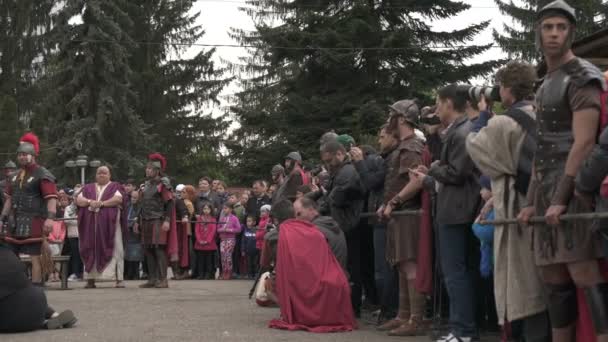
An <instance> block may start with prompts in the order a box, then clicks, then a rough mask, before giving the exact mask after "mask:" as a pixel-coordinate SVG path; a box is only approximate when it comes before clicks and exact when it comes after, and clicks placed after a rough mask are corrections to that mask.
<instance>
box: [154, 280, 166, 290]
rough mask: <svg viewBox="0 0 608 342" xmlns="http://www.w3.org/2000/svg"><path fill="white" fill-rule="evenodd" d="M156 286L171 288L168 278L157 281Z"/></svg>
mask: <svg viewBox="0 0 608 342" xmlns="http://www.w3.org/2000/svg"><path fill="white" fill-rule="evenodd" d="M154 287H155V288H157V289H167V288H169V281H168V280H167V279H164V280H160V281H158V282H157V283H156V285H155V286H154Z"/></svg>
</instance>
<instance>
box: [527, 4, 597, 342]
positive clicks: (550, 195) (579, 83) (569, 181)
mask: <svg viewBox="0 0 608 342" xmlns="http://www.w3.org/2000/svg"><path fill="white" fill-rule="evenodd" d="M537 20H538V21H537V25H538V26H537V44H538V47H539V48H540V50H541V51H542V52H543V55H544V57H545V58H544V59H545V61H546V64H547V74H546V76H545V78H544V80H543V83H542V85H541V86H540V88H539V90H538V92H537V108H538V113H537V116H536V117H537V132H536V133H537V136H538V137H537V143H538V146H537V150H536V154H535V156H534V170H533V175H532V179H531V182H530V186H529V190H528V196H527V203H528V206H527V207H526V208H523V209H522V211H521V212H520V215H519V218H520V220H521V221H522V222H524V223H527V222H528V220H529V218H530V217H531V216H532V215H541V216H544V217H545V218H546V224H535V225H534V227H533V229H534V253H535V260H536V265H537V266H538V267H540V273H541V278H542V280H543V282H544V283H545V288H546V289H547V292H548V311H549V315H550V320H551V325H552V328H553V340H555V341H566V340H570V341H574V326H575V324H574V323H575V322H576V319H577V314H578V312H577V287H578V288H580V289H582V290H583V292H584V293H585V297H586V299H587V303H588V305H589V307H590V310H589V311H590V313H591V316H592V320H593V322H594V327H595V331H596V333H597V335H598V341H608V315H607V313H608V307H607V306H608V284H607V283H606V281H605V280H604V279H603V277H602V276H601V273H600V269H599V266H598V259H599V258H600V257H601V256H602V253H601V246H600V242H601V239H600V238H599V236H598V233H597V232H596V231H594V230H593V229H591V224H592V223H591V222H590V221H582V220H579V221H567V222H564V221H560V216H561V215H562V214H565V213H570V214H576V213H584V212H590V211H592V208H591V206H590V204H589V203H588V202H587V201H585V200H584V199H583V198H581V197H579V196H575V195H574V178H575V177H576V175H577V173H578V171H579V170H580V169H581V166H582V165H583V163H584V160H585V159H586V158H587V156H589V154H590V152H591V151H592V149H593V147H594V145H595V142H596V139H597V133H598V126H599V122H600V110H601V104H600V93H601V91H602V90H605V89H606V82H605V80H604V77H603V75H602V73H601V72H600V70H599V69H598V68H596V67H595V66H594V65H592V64H591V63H589V62H587V61H585V60H583V59H580V58H578V57H576V56H575V55H574V53H573V52H572V49H571V47H572V41H573V40H574V32H575V27H576V13H575V10H574V9H573V8H572V7H570V6H569V5H568V4H567V3H566V2H564V1H562V0H558V1H554V2H552V3H550V4H548V5H547V6H545V7H544V8H542V9H541V10H540V11H539V13H538V18H537Z"/></svg>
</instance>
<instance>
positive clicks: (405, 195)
mask: <svg viewBox="0 0 608 342" xmlns="http://www.w3.org/2000/svg"><path fill="white" fill-rule="evenodd" d="M420 190H422V183H420V182H412V181H411V180H410V181H409V182H408V183H407V185H405V186H404V187H403V189H401V191H399V193H398V194H397V195H396V196H395V197H394V198H393V199H392V200H391V202H392V203H394V205H393V206H394V207H395V206H397V205H399V204H401V203H403V202H405V201H407V200H409V199H411V198H412V197H414V196H416V195H417V194H418V193H419V192H420Z"/></svg>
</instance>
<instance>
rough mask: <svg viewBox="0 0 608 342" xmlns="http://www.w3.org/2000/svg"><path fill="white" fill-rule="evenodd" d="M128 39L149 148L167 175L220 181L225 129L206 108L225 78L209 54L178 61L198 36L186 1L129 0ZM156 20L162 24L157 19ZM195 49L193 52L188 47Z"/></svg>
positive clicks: (138, 106)
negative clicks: (160, 157) (155, 151)
mask: <svg viewBox="0 0 608 342" xmlns="http://www.w3.org/2000/svg"><path fill="white" fill-rule="evenodd" d="M129 3H130V7H129V11H128V14H129V16H130V18H131V19H132V20H133V25H132V27H131V29H130V31H129V35H130V37H131V38H132V39H133V40H135V41H137V42H141V43H140V44H137V47H136V49H135V50H134V51H133V54H132V55H131V57H130V59H129V65H130V67H131V70H132V71H133V77H132V86H133V87H132V89H133V90H134V91H135V92H136V93H137V95H138V96H137V101H136V102H135V103H134V104H135V107H134V108H135V111H136V112H137V113H138V114H139V115H140V116H141V117H142V118H143V120H144V121H145V122H146V123H147V124H149V125H150V128H149V130H148V132H149V133H150V134H152V135H153V136H154V139H153V145H152V146H154V147H155V148H157V149H158V150H159V151H160V152H162V153H164V154H165V155H166V156H167V158H168V164H169V174H171V175H172V176H176V177H179V178H180V179H188V180H191V181H195V180H196V177H197V176H200V175H201V174H210V175H212V176H214V177H221V176H222V175H221V172H219V171H218V170H221V169H223V165H224V164H223V157H222V156H221V153H220V147H221V141H222V138H223V135H224V133H225V131H226V129H227V125H228V124H227V122H225V120H224V117H223V116H219V117H214V116H212V115H211V113H210V108H211V107H212V106H214V105H218V104H219V101H218V95H219V93H220V91H221V90H222V89H223V87H224V86H225V85H226V84H227V83H228V82H229V81H230V79H226V78H223V75H224V72H225V70H224V69H222V68H218V67H217V66H216V65H215V63H214V62H213V60H212V58H213V55H214V53H215V49H209V50H204V49H200V51H199V52H198V53H197V54H196V55H195V56H194V57H192V58H189V59H188V58H185V57H183V55H184V53H185V52H186V49H187V48H189V45H190V44H193V43H196V42H197V41H198V40H200V39H201V37H203V35H204V31H203V29H202V27H201V26H200V25H197V24H196V21H197V19H198V18H199V13H191V9H192V5H193V1H191V0H176V1H166V0H132V1H129ZM161 18H162V19H161ZM192 48H193V49H199V47H196V46H195V47H192Z"/></svg>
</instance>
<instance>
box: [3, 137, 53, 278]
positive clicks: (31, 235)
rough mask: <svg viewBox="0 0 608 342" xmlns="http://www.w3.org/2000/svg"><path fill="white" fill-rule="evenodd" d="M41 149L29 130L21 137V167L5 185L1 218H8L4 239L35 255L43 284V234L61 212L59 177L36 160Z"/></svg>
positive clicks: (16, 249) (34, 270) (18, 251)
mask: <svg viewBox="0 0 608 342" xmlns="http://www.w3.org/2000/svg"><path fill="white" fill-rule="evenodd" d="M39 152H40V144H39V141H38V137H37V136H36V135H34V134H33V133H27V134H25V135H24V136H23V137H21V139H20V140H19V147H18V148H17V161H18V163H19V170H17V172H16V173H14V174H13V175H12V177H11V178H10V179H9V182H8V183H7V186H6V188H5V189H4V196H5V199H6V201H5V203H4V207H3V209H2V213H1V214H0V219H2V221H4V218H8V221H9V224H8V227H7V229H6V231H5V232H4V234H3V235H5V237H4V239H5V241H6V242H8V243H9V244H10V245H11V246H12V248H13V250H14V252H15V253H16V254H17V255H19V254H28V255H30V256H31V258H32V283H34V284H42V265H41V263H40V254H41V246H42V236H43V234H48V233H49V232H51V230H52V228H53V220H54V219H55V217H56V213H57V187H56V185H55V177H54V176H53V175H52V174H51V173H50V172H49V171H48V170H47V169H45V168H44V167H42V166H40V165H38V164H37V163H36V157H37V156H38V153H39Z"/></svg>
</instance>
